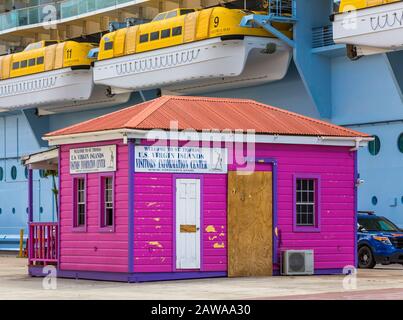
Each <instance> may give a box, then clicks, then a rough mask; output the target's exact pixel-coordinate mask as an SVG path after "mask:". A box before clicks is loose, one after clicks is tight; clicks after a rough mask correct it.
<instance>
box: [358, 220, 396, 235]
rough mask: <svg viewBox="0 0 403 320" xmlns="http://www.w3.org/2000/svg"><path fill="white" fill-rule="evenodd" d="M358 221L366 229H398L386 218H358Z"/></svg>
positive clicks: (393, 230)
mask: <svg viewBox="0 0 403 320" xmlns="http://www.w3.org/2000/svg"><path fill="white" fill-rule="evenodd" d="M358 223H359V224H360V226H362V227H363V228H365V229H366V230H367V231H392V232H395V231H399V228H398V227H397V226H396V225H395V224H393V223H392V222H391V221H389V220H388V219H386V218H381V217H373V218H361V219H360V218H359V219H358Z"/></svg>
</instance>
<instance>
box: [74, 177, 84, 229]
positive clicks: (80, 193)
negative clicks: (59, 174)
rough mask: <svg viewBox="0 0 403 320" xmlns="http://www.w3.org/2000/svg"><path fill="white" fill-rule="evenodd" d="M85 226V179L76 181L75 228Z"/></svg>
mask: <svg viewBox="0 0 403 320" xmlns="http://www.w3.org/2000/svg"><path fill="white" fill-rule="evenodd" d="M83 226H85V179H84V178H79V179H76V227H83Z"/></svg>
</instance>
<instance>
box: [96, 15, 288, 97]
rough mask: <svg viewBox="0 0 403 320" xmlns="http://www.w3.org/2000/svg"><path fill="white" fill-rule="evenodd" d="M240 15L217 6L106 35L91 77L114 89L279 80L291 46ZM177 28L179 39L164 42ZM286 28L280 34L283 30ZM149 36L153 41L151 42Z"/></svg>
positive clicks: (186, 89)
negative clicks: (246, 22)
mask: <svg viewBox="0 0 403 320" xmlns="http://www.w3.org/2000/svg"><path fill="white" fill-rule="evenodd" d="M179 10H180V9H179ZM244 15H246V13H243V12H242V11H240V10H230V9H226V8H221V7H218V8H213V9H208V10H202V11H198V12H193V13H190V14H189V13H188V14H186V16H185V17H183V16H179V14H178V15H177V16H176V17H174V18H169V19H166V20H162V21H161V20H157V21H155V22H151V23H148V24H144V25H140V26H135V27H131V28H127V29H126V30H119V31H117V32H115V33H113V34H107V35H106V36H104V38H103V40H102V41H101V46H100V59H99V60H98V61H96V62H95V66H94V81H95V83H96V84H100V85H106V86H110V87H111V88H112V92H115V93H121V92H126V91H137V90H147V89H156V88H162V89H163V90H167V91H172V92H176V93H183V94H185V93H186V94H188V93H203V92H209V91H217V90H225V89H233V88H240V87H247V86H254V85H259V84H263V83H267V82H272V81H277V80H280V79H282V78H283V77H284V76H285V74H286V72H287V70H288V67H289V64H290V61H291V57H292V49H291V48H290V47H288V46H287V45H286V44H285V43H283V42H282V41H281V40H279V39H277V38H275V37H273V36H271V35H270V34H269V33H267V32H266V31H265V30H264V29H262V28H257V27H256V28H255V27H252V28H243V27H240V21H241V19H242V17H243V16H244ZM228 17H229V18H228ZM191 21H193V23H191ZM205 21H207V22H205ZM220 21H222V22H220ZM203 23H207V24H206V25H203ZM220 23H222V26H221V28H220ZM177 26H180V27H177ZM215 26H216V27H217V30H218V31H215V28H214V27H215ZM283 27H284V26H283ZM178 28H180V29H179V31H176V32H177V33H180V34H178V36H177V37H178V39H180V40H175V39H173V40H171V41H170V42H164V39H163V38H162V36H163V32H167V34H170V37H171V38H175V36H173V34H174V29H176V30H178ZM286 28H288V29H287V31H286V30H284V32H288V30H289V27H286ZM189 30H190V31H189ZM198 30H199V31H198ZM202 30H206V31H202ZM222 33H224V34H222ZM153 34H155V35H154V37H155V40H154V41H151V40H150V39H151V38H152V37H153ZM200 34H203V35H204V36H200ZM197 36H199V38H197ZM143 37H144V39H146V40H144V41H148V42H149V43H148V46H147V47H146V46H145V44H142V43H141V39H143ZM133 39H137V41H136V43H135V44H131V43H130V41H133ZM147 39H149V40H147ZM158 41H161V45H160V44H159V43H158ZM119 42H121V43H124V44H119ZM172 43H174V44H172ZM118 48H122V49H121V50H120V51H119V49H118ZM123 48H126V52H125V51H124V49H123ZM128 48H131V50H132V51H131V53H129V52H128V51H129V50H130V49H129V50H128ZM108 50H110V51H111V54H110V55H109V56H108V54H107V51H108ZM116 51H118V53H116ZM104 57H107V58H104Z"/></svg>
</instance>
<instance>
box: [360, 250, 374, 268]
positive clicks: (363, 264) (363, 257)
mask: <svg viewBox="0 0 403 320" xmlns="http://www.w3.org/2000/svg"><path fill="white" fill-rule="evenodd" d="M375 265H376V262H375V258H374V255H373V254H372V251H371V249H370V248H369V247H367V246H363V247H361V248H360V249H359V250H358V267H359V268H361V269H372V268H373V267H375Z"/></svg>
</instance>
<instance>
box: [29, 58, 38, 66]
mask: <svg viewBox="0 0 403 320" xmlns="http://www.w3.org/2000/svg"><path fill="white" fill-rule="evenodd" d="M35 64H36V59H35V58H33V59H29V61H28V66H30V67H33V66H34V65H35Z"/></svg>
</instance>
